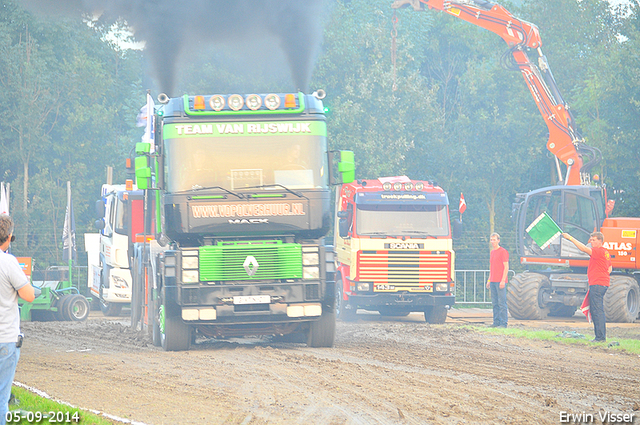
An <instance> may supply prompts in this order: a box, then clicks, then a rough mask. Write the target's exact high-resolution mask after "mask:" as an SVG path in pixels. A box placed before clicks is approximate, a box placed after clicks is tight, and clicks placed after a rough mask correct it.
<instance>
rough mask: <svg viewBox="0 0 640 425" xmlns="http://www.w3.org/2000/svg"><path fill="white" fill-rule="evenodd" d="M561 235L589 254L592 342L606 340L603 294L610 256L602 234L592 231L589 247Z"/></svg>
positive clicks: (569, 236)
mask: <svg viewBox="0 0 640 425" xmlns="http://www.w3.org/2000/svg"><path fill="white" fill-rule="evenodd" d="M562 236H563V237H564V238H565V239H567V240H569V241H571V242H573V244H574V245H575V246H577V247H578V249H579V250H580V251H582V252H584V253H585V254H587V255H589V257H590V258H589V267H588V268H587V278H588V279H589V310H590V311H591V318H592V319H593V330H594V332H595V334H596V337H595V339H594V340H593V342H604V341H606V340H607V321H606V318H605V314H604V294H606V292H607V289H609V274H610V273H611V270H612V267H611V257H610V256H609V252H608V251H607V250H606V249H605V248H604V247H603V245H604V235H603V234H602V233H600V232H593V233H592V234H591V236H590V237H589V243H590V244H591V247H588V246H586V245H585V244H583V243H582V242H580V241H578V240H576V238H574V237H573V236H571V235H570V234H568V233H563V234H562Z"/></svg>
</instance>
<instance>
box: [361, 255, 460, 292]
mask: <svg viewBox="0 0 640 425" xmlns="http://www.w3.org/2000/svg"><path fill="white" fill-rule="evenodd" d="M450 270H451V252H449V251H360V252H358V269H357V272H356V280H359V281H362V282H373V283H374V284H392V285H403V286H420V285H424V284H425V283H435V282H449V281H450V278H449V276H450V274H451V273H450Z"/></svg>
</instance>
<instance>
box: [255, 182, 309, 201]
mask: <svg viewBox="0 0 640 425" xmlns="http://www.w3.org/2000/svg"><path fill="white" fill-rule="evenodd" d="M265 187H281V188H282V189H284V190H286V191H287V192H289V193H291V194H292V195H296V196H297V197H298V198H305V199H308V198H307V197H306V196H304V195H302V194H300V193H298V192H294V191H293V190H291V189H289V188H288V187H287V186H283V185H281V184H278V183H276V184H263V185H262V186H249V187H243V189H263V188H265Z"/></svg>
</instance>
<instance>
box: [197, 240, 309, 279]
mask: <svg viewBox="0 0 640 425" xmlns="http://www.w3.org/2000/svg"><path fill="white" fill-rule="evenodd" d="M250 257H253V258H254V259H255V262H253V261H252V260H251V258H250ZM245 262H247V263H248V264H250V266H249V268H250V271H252V272H253V271H254V270H255V273H253V275H250V274H249V273H247V270H245V266H244V264H245ZM256 263H257V269H256V266H255V264H256ZM301 278H302V247H301V245H300V244H292V243H282V241H277V240H276V241H242V242H223V243H219V244H218V245H212V246H203V247H201V248H200V280H201V281H204V282H211V281H229V280H245V281H246V280H274V279H275V280H278V279H301Z"/></svg>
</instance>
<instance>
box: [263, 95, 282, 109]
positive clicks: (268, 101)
mask: <svg viewBox="0 0 640 425" xmlns="http://www.w3.org/2000/svg"><path fill="white" fill-rule="evenodd" d="M264 106H266V107H267V108H269V109H270V110H272V111H273V110H274V109H278V108H279V107H280V96H278V95H277V94H273V93H271V94H268V95H266V96H265V98H264Z"/></svg>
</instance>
